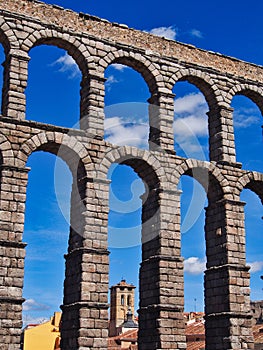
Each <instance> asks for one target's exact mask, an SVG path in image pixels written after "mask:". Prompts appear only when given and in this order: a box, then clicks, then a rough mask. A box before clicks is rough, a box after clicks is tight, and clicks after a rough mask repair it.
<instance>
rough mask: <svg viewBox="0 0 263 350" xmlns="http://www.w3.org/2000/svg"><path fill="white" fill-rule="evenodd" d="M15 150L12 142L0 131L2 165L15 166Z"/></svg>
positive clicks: (0, 160)
mask: <svg viewBox="0 0 263 350" xmlns="http://www.w3.org/2000/svg"><path fill="white" fill-rule="evenodd" d="M14 161H15V158H14V152H13V148H12V144H11V143H10V142H9V140H8V139H7V137H6V136H4V135H3V134H2V133H0V162H1V165H8V166H14Z"/></svg>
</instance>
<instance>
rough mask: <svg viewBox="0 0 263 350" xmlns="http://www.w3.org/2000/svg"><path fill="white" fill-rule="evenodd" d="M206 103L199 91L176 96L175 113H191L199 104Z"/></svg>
mask: <svg viewBox="0 0 263 350" xmlns="http://www.w3.org/2000/svg"><path fill="white" fill-rule="evenodd" d="M204 105H206V100H205V98H204V95H203V94H201V93H200V92H199V93H196V94H189V95H186V96H184V97H179V98H176V99H175V101H174V112H175V113H178V114H179V113H193V112H196V110H197V109H198V108H200V106H204Z"/></svg>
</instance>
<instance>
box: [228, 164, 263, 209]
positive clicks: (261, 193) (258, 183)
mask: <svg viewBox="0 0 263 350" xmlns="http://www.w3.org/2000/svg"><path fill="white" fill-rule="evenodd" d="M243 189H249V190H251V191H252V192H254V193H256V194H257V195H258V197H259V198H260V200H261V202H262V204H263V174H262V173H258V172H256V171H253V172H249V173H247V174H244V175H243V176H242V177H241V178H239V180H238V181H237V184H236V187H235V193H236V195H237V198H239V196H240V194H241V192H242V191H243Z"/></svg>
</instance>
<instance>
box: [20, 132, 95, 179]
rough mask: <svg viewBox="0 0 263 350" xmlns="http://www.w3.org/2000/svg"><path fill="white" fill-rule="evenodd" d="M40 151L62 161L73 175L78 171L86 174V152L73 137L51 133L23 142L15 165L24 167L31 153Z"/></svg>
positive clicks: (87, 157) (87, 166)
mask: <svg viewBox="0 0 263 350" xmlns="http://www.w3.org/2000/svg"><path fill="white" fill-rule="evenodd" d="M41 150H42V151H46V152H50V153H52V154H55V155H57V156H59V157H60V158H61V159H63V160H64V161H65V162H66V164H67V165H68V166H69V168H70V170H71V172H72V173H73V175H74V173H75V174H76V171H79V170H81V171H82V172H83V173H84V174H86V173H87V171H88V168H89V167H90V165H91V160H90V157H89V154H88V151H87V150H86V148H85V147H84V146H83V145H82V144H81V143H80V142H79V141H78V140H77V139H76V138H75V137H74V136H70V135H64V134H61V133H59V132H51V131H48V132H41V133H39V134H36V135H34V136H32V137H31V138H30V139H28V140H27V141H26V142H24V143H23V144H22V145H21V147H20V150H19V152H18V154H17V159H16V165H17V166H19V167H21V168H22V167H24V166H25V165H26V162H27V160H28V157H29V156H30V155H31V153H33V152H35V151H41ZM84 174H83V175H84Z"/></svg>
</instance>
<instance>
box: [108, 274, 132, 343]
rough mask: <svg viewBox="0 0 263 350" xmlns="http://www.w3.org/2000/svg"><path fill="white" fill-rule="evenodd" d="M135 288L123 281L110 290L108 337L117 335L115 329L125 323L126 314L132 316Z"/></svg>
mask: <svg viewBox="0 0 263 350" xmlns="http://www.w3.org/2000/svg"><path fill="white" fill-rule="evenodd" d="M135 288H136V287H135V286H134V285H133V284H128V283H127V282H126V281H125V280H124V279H122V280H121V282H119V283H118V284H116V285H114V286H112V287H111V288H110V326H109V336H110V337H113V336H115V335H117V328H118V327H120V326H121V325H122V324H123V323H124V322H125V321H126V318H127V313H128V312H129V313H130V314H132V315H134V291H135ZM132 317H133V318H134V316H132Z"/></svg>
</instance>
